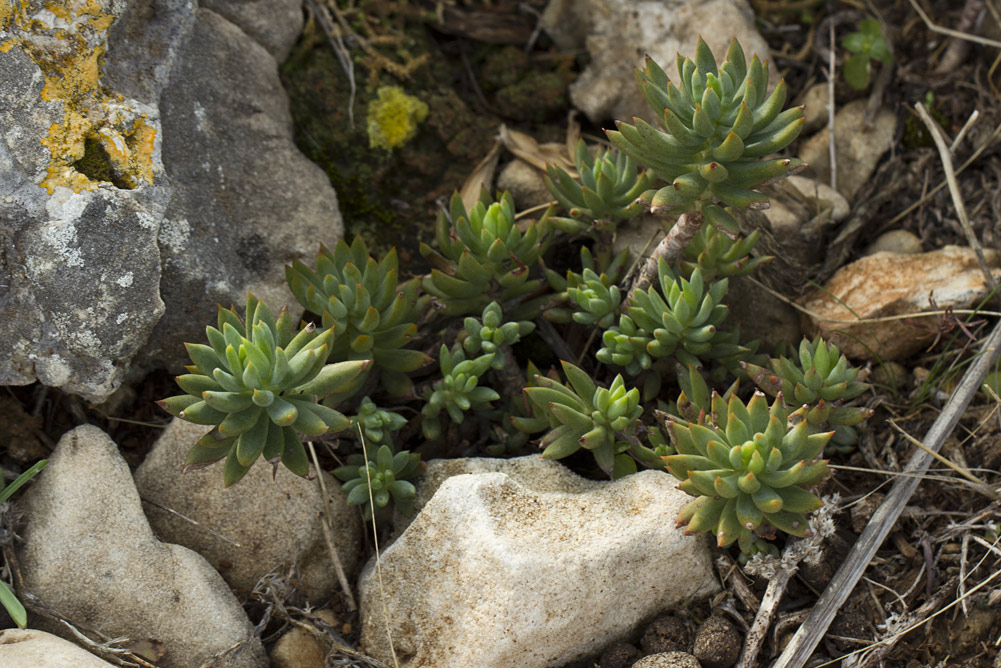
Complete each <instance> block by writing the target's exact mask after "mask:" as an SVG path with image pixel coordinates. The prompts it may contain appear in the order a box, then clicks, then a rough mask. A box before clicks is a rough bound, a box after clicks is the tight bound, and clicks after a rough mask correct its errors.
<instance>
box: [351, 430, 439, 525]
mask: <svg viewBox="0 0 1001 668" xmlns="http://www.w3.org/2000/svg"><path fill="white" fill-rule="evenodd" d="M420 460H421V456H420V455H418V454H415V453H411V452H409V451H408V450H404V451H402V452H397V453H396V454H393V449H392V448H391V447H390V446H389V445H385V444H384V445H380V446H379V448H378V450H376V452H375V457H374V458H373V459H370V460H369V461H368V462H367V464H366V461H365V457H364V455H361V454H355V455H351V456H350V457H349V458H348V463H347V465H345V466H341V467H338V468H336V469H334V471H333V474H334V475H335V476H336V477H337V478H338V479H339V480H341V481H342V482H343V483H344V485H342V487H341V489H342V490H343V491H344V493H345V494H347V500H348V503H349V504H350V505H353V506H362V513H363V516H364V517H365V519H366V520H369V519H372V515H373V514H376V515H378V514H379V511H381V510H383V509H385V508H387V507H388V505H389V502H390V501H391V500H392V502H393V505H394V506H395V508H396V509H397V510H399V511H400V512H401V513H403V514H404V515H406V516H407V517H410V516H411V515H413V514H414V495H415V494H416V493H417V490H416V488H415V487H414V485H413V483H411V482H409V481H410V480H412V479H413V478H416V477H417V476H418V475H419V474H420V471H421V464H420Z"/></svg>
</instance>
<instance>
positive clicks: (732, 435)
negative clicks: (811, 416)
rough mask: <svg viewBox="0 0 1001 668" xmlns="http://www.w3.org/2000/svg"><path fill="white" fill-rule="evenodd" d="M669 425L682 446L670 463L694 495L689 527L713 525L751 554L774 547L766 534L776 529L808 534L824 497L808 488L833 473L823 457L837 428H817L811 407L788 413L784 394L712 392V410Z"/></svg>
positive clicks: (683, 517) (682, 522) (685, 518)
mask: <svg viewBox="0 0 1001 668" xmlns="http://www.w3.org/2000/svg"><path fill="white" fill-rule="evenodd" d="M668 430H669V432H670V435H671V440H672V443H673V445H674V448H675V451H676V454H673V455H668V456H666V457H664V463H665V464H666V465H667V470H668V471H669V472H670V473H671V475H673V476H674V477H675V478H677V479H678V480H680V481H681V484H680V485H679V488H680V489H681V490H682V491H684V492H686V493H688V494H690V495H692V496H694V497H696V498H695V500H693V501H692V502H691V503H689V504H688V505H687V506H685V507H684V508H683V509H682V510H681V512H680V513H679V514H678V518H677V522H678V525H679V526H685V527H686V531H685V532H686V533H697V532H702V531H706V532H711V533H713V534H714V535H715V536H716V542H717V544H718V545H719V546H720V547H727V546H729V545H732V544H733V543H735V542H736V543H737V544H738V545H739V546H740V549H741V552H743V553H744V554H746V555H751V554H754V553H756V552H760V551H766V552H771V553H774V552H775V551H776V550H775V548H774V547H773V546H771V544H770V543H768V542H767V540H769V539H771V538H773V537H774V536H775V532H776V530H778V531H784V532H785V533H788V534H792V535H794V536H805V535H806V534H807V532H808V531H809V523H808V521H807V517H806V514H807V513H809V512H811V511H813V510H816V509H817V508H820V506H821V505H823V504H822V502H821V500H820V499H819V498H818V497H817V495H816V494H814V493H813V492H811V491H810V488H811V487H812V486H814V485H816V484H817V483H818V482H820V481H821V480H822V479H823V478H824V477H825V476H826V475H827V473H828V468H827V461H826V460H822V459H818V457H819V456H820V454H821V453H822V452H823V450H824V446H825V445H827V442H828V440H830V438H831V433H830V432H827V433H814V434H811V433H810V429H809V425H808V424H807V422H806V416H805V409H803V408H801V409H799V410H797V411H795V412H793V413H792V414H790V413H789V412H788V410H787V409H786V407H785V404H784V403H783V402H782V398H781V397H778V398H776V399H775V401H774V402H773V403H772V405H771V407H769V406H768V403H767V401H766V399H765V395H764V394H763V393H761V392H755V394H754V396H753V397H752V398H751V400H750V401H749V402H747V404H746V405H745V404H744V403H743V402H742V401H741V400H740V399H739V398H738V397H737V396H736V395H733V396H731V397H730V400H729V401H728V402H726V401H724V400H723V399H722V398H721V397H720V396H719V395H718V394H714V395H713V397H712V410H711V412H710V413H709V414H708V415H707V414H706V413H704V412H703V413H702V414H701V415H700V417H699V419H698V420H697V421H696V422H689V421H686V420H682V421H672V422H670V423H669V424H668Z"/></svg>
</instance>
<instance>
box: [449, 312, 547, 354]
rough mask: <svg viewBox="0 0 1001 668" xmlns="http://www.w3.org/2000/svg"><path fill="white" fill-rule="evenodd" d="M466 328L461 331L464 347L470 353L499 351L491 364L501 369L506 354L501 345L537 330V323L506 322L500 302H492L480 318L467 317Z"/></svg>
mask: <svg viewBox="0 0 1001 668" xmlns="http://www.w3.org/2000/svg"><path fill="white" fill-rule="evenodd" d="M463 324H464V327H465V328H464V329H463V331H462V332H460V333H459V337H460V338H459V341H460V342H461V343H462V348H463V349H464V350H465V351H466V352H467V353H469V354H470V355H477V354H479V353H480V352H481V351H482V352H484V353H497V354H496V355H494V358H493V361H492V362H491V363H490V366H491V367H492V368H494V369H500V368H502V367H503V366H504V354H503V352H502V350H501V346H511V345H514V344H515V343H517V342H518V341H520V340H521V337H523V336H528V335H529V334H531V333H532V332H533V331H534V330H535V323H534V322H531V321H530V320H522V321H520V322H504V313H503V311H501V307H500V304H498V303H497V302H490V303H489V304H487V307H486V308H485V309H483V315H482V317H481V318H480V320H477V319H476V318H472V317H470V318H466V320H465V322H464V323H463Z"/></svg>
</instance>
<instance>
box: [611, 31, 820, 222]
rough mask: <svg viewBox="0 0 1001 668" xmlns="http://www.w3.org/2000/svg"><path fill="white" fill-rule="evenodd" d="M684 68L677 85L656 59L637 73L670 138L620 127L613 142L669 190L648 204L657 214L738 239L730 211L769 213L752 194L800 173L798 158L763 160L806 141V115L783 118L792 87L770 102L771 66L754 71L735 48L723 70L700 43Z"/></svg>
mask: <svg viewBox="0 0 1001 668" xmlns="http://www.w3.org/2000/svg"><path fill="white" fill-rule="evenodd" d="M677 65H678V76H679V80H678V81H679V83H678V85H675V84H674V83H672V82H671V81H670V80H669V78H668V76H667V74H665V73H664V70H662V69H661V68H660V66H659V65H658V64H657V63H656V62H654V61H653V60H652V59H650V58H647V61H646V66H645V67H644V68H643V69H642V70H637V72H636V80H637V83H638V84H639V86H640V89H641V90H642V92H643V95H644V97H645V98H646V101H647V103H648V104H649V105H650V107H651V109H653V111H654V112H655V113H656V114H657V116H658V118H659V120H660V121H661V122H662V124H663V127H664V129H665V130H666V132H664V131H661V130H658V129H657V128H655V127H653V126H652V125H650V124H649V123H646V122H645V121H643V120H641V119H635V123H636V124H635V125H630V124H628V123H619V124H618V129H617V130H615V131H609V132H608V133H607V134H608V138H609V140H610V141H611V142H612V144H614V145H615V146H616V147H618V148H619V149H620V150H621V151H623V152H625V153H627V154H628V155H631V156H632V157H634V158H636V160H637V161H638V162H640V163H641V164H643V165H645V166H647V167H648V168H650V169H651V170H653V172H654V173H655V174H656V175H657V176H659V177H660V178H661V179H664V180H665V181H667V182H668V184H669V185H667V186H665V187H663V188H660V189H659V190H657V191H655V192H653V193H649V194H648V195H647V196H645V197H649V202H650V205H651V208H652V210H654V211H671V212H676V213H684V212H692V211H698V212H701V214H702V215H704V216H705V218H706V220H708V221H709V222H710V223H711V224H712V225H714V226H716V227H718V228H720V229H721V230H722V231H724V232H725V233H726V234H728V235H729V236H730V237H732V238H736V236H737V235H738V234H739V233H740V229H739V226H738V225H737V222H736V220H735V219H734V218H733V215H732V213H731V212H729V211H727V209H726V207H734V208H764V207H767V206H768V198H767V197H765V196H764V195H762V194H761V193H759V192H756V191H754V190H753V189H754V188H755V187H758V186H759V185H761V184H762V183H765V182H768V181H771V180H774V179H778V178H781V177H783V176H785V175H787V174H788V173H789V172H790V171H793V170H796V169H799V168H800V167H801V165H802V163H801V161H799V160H797V159H795V158H775V159H772V160H762V159H761V158H763V157H764V156H766V155H768V154H770V153H774V152H775V151H779V150H781V149H783V148H785V147H786V146H788V145H789V144H790V143H791V142H792V141H793V140H794V139H795V138H796V137H797V136H798V135H799V133H800V131H801V130H802V128H803V108H802V107H793V108H791V109H787V110H785V111H783V106H784V105H785V100H786V95H787V92H788V91H787V87H786V84H785V81H780V82H779V84H778V85H777V86H776V87H775V90H774V91H773V92H772V94H771V95H768V94H767V87H768V64H767V62H766V63H762V62H761V61H760V60H759V59H758V57H757V56H756V55H755V56H754V57H752V58H751V62H750V63H749V64H748V63H747V61H746V59H745V57H744V51H743V49H742V48H741V47H740V44H738V43H737V41H736V40H734V41H733V42H732V43H731V44H730V48H729V50H728V51H727V57H726V60H724V61H723V63H721V64H720V65H719V67H717V65H716V59H715V57H714V56H713V53H712V51H711V50H710V49H709V46H708V45H707V44H706V43H705V41H703V40H702V38H701V37H700V38H699V40H698V44H697V46H696V49H695V60H692V59H690V58H686V57H683V56H682V55H681V54H679V55H678V62H677Z"/></svg>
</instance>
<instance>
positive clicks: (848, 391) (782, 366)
mask: <svg viewBox="0 0 1001 668" xmlns="http://www.w3.org/2000/svg"><path fill="white" fill-rule="evenodd" d="M768 365H769V367H771V371H769V370H768V369H765V368H763V367H761V366H758V365H755V364H749V363H743V364H742V366H743V367H744V369H745V371H746V372H747V374H748V376H750V378H751V380H752V381H753V382H754V384H755V385H757V386H758V387H760V388H761V389H762V390H763V391H765V392H766V393H768V394H769V395H771V396H773V397H775V396H779V395H780V394H781V395H782V396H784V397H785V398H786V401H790V402H794V403H795V405H797V406H804V405H805V406H807V407H808V410H807V412H806V419H807V422H808V423H809V424H810V426H811V428H812V429H813V430H814V431H820V430H826V429H833V430H834V436H833V438H832V439H831V447H832V448H834V449H835V450H836V451H838V452H847V451H849V450H851V449H852V448H853V447H854V445H855V443H856V442H857V441H858V432H857V431H856V429H855V426H856V425H858V424H859V423H860V422H862V421H863V420H866V419H868V418H869V417H870V416H871V415H872V410H871V409H869V408H864V407H861V406H848V405H845V404H846V402H849V401H851V400H852V399H855V398H856V397H858V396H859V395H861V394H862V393H863V392H865V391H866V390H868V389H869V387H870V386H869V384H868V383H866V382H864V381H865V377H866V375H867V374H866V373H865V372H864V371H863V370H861V369H857V368H855V367H852V366H850V365H849V363H848V358H847V357H845V356H844V355H842V354H841V351H840V350H839V349H838V347H837V346H836V345H834V344H832V343H827V342H825V341H824V339H822V338H821V337H820V336H818V337H816V338H815V339H814V340H813V341H810V340H809V339H803V341H802V342H801V343H800V345H799V356H798V358H797V359H788V358H786V357H784V356H782V357H779V358H778V359H775V358H769V360H768Z"/></svg>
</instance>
